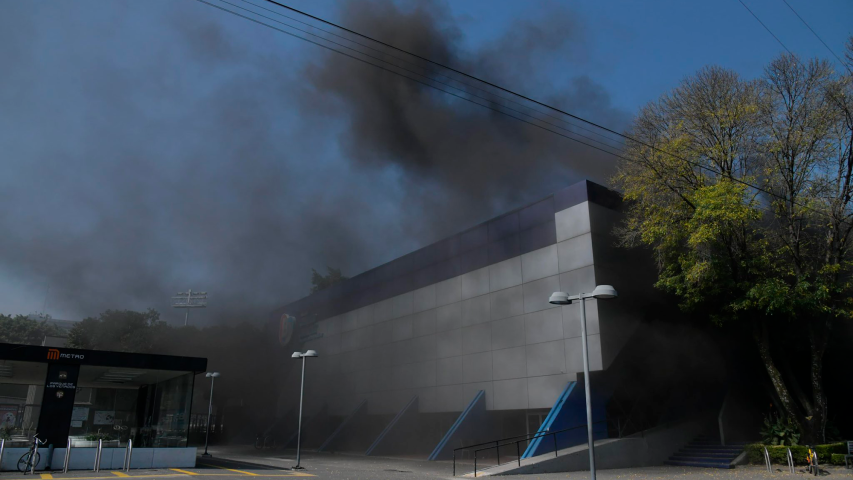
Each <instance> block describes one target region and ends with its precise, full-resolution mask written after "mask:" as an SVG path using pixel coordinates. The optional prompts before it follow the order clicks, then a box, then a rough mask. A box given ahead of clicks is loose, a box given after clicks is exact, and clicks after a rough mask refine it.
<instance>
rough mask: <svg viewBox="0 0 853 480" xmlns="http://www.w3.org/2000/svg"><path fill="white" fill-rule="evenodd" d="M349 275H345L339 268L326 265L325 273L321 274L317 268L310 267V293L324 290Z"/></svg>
mask: <svg viewBox="0 0 853 480" xmlns="http://www.w3.org/2000/svg"><path fill="white" fill-rule="evenodd" d="M347 278H349V277H345V276H344V275H343V273H341V269H340V268H332V267H326V275H323V274H321V273H320V272H318V271H317V270H314V269H313V268H312V269H311V293H317V292H319V291H320V290H325V289H327V288H329V287H331V286H332V285H334V284H336V283H341V282H343V281H344V280H346V279H347Z"/></svg>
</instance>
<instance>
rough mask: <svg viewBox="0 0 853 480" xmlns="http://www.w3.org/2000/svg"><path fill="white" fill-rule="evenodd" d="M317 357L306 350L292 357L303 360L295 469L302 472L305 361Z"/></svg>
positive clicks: (294, 353)
mask: <svg viewBox="0 0 853 480" xmlns="http://www.w3.org/2000/svg"><path fill="white" fill-rule="evenodd" d="M316 356H318V355H317V352H315V351H314V350H306V351H305V353H302V352H293V355H291V356H290V357H291V358H301V359H302V383H301V384H300V385H299V426H298V427H297V430H296V466H294V467H293V469H294V470H301V469H303V468H305V467H302V466H300V465H299V461H300V453H301V450H302V395H303V393H304V392H305V359H306V358H308V357H316Z"/></svg>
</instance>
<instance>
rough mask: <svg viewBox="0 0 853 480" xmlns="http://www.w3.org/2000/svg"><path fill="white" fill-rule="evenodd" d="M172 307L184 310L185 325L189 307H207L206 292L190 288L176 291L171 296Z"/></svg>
mask: <svg viewBox="0 0 853 480" xmlns="http://www.w3.org/2000/svg"><path fill="white" fill-rule="evenodd" d="M172 299H173V300H174V302H172V307H173V308H183V309H185V310H184V326H185V327H186V326H187V324H188V323H189V320H190V310H189V309H190V308H206V307H207V292H193V291H192V289H189V290H187V291H186V292H178V293H176V294H175V296H174V297H172Z"/></svg>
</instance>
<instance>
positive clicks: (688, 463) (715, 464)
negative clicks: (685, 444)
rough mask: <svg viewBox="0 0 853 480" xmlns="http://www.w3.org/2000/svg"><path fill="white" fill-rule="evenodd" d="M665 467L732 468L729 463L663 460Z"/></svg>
mask: <svg viewBox="0 0 853 480" xmlns="http://www.w3.org/2000/svg"><path fill="white" fill-rule="evenodd" d="M663 463H664V464H666V465H676V466H681V467H704V468H734V467H732V465H731V463H729V462H724V463H720V462H706V461H702V460H696V461H687V460H665V461H664V462H663Z"/></svg>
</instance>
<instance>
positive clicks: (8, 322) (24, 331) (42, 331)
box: [0, 314, 62, 345]
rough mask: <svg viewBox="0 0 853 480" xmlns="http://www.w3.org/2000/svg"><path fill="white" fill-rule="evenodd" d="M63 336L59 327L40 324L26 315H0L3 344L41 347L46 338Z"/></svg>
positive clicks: (0, 331) (0, 335)
mask: <svg viewBox="0 0 853 480" xmlns="http://www.w3.org/2000/svg"><path fill="white" fill-rule="evenodd" d="M61 334H62V331H61V330H60V329H59V327H57V326H56V325H51V324H49V323H47V321H45V320H43V321H41V322H39V321H37V320H33V319H31V318H29V317H27V316H26V315H15V316H12V315H2V314H0V342H2V343H20V344H23V345H41V344H42V341H44V337H46V336H57V335H61Z"/></svg>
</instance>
